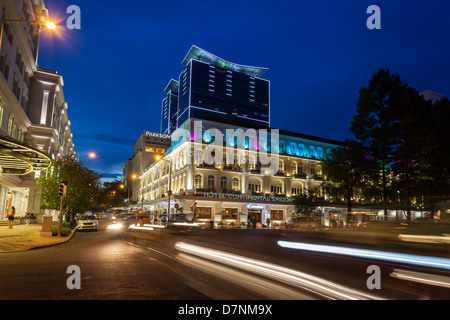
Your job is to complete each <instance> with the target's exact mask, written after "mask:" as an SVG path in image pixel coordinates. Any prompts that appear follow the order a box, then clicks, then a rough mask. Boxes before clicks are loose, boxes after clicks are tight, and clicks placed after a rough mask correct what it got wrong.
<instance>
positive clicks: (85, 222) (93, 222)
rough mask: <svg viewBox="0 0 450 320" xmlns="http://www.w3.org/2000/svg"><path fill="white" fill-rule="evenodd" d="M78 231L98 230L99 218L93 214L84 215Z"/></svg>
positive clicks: (81, 217)
mask: <svg viewBox="0 0 450 320" xmlns="http://www.w3.org/2000/svg"><path fill="white" fill-rule="evenodd" d="M78 230H95V231H97V230H98V222H97V217H96V216H95V215H93V214H84V215H82V216H80V219H79V220H78Z"/></svg>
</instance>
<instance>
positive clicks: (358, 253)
mask: <svg viewBox="0 0 450 320" xmlns="http://www.w3.org/2000/svg"><path fill="white" fill-rule="evenodd" d="M278 245H279V246H281V247H283V248H290V249H298V250H307V251H314V252H322V253H331V254H341V255H349V256H353V257H360V258H368V259H376V260H386V261H393V262H400V263H408V264H414V265H420V266H425V267H432V268H441V269H450V259H446V258H439V257H431V256H420V255H413V254H406V253H398V252H388V251H377V250H367V249H356V248H348V247H338V246H328V245H320V244H310V243H301V242H288V241H278Z"/></svg>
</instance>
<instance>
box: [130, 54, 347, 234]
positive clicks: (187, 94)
mask: <svg viewBox="0 0 450 320" xmlns="http://www.w3.org/2000/svg"><path fill="white" fill-rule="evenodd" d="M182 65H183V66H184V69H183V71H182V72H181V73H180V76H179V78H178V81H177V80H171V82H170V83H171V84H172V85H171V86H170V90H168V89H167V88H169V86H168V87H167V88H166V90H165V91H166V93H168V92H169V93H170V94H171V97H173V98H174V99H173V101H172V100H171V103H172V104H171V106H172V107H170V108H169V104H168V103H165V102H167V97H166V98H165V100H163V103H162V110H161V115H162V121H161V123H162V127H161V132H165V133H168V134H171V135H172V139H171V140H172V145H171V147H170V148H169V149H167V151H166V152H165V153H164V154H163V155H161V156H162V160H160V161H155V162H152V163H151V164H149V166H148V167H146V168H145V169H144V170H142V171H140V172H138V176H139V190H136V191H133V192H134V193H137V194H139V197H138V199H139V201H138V203H137V205H136V207H138V208H141V209H142V208H143V209H144V210H148V211H149V212H150V213H151V214H152V215H153V217H156V218H159V217H160V216H161V215H163V214H166V213H167V207H168V200H169V199H168V198H169V196H168V194H169V193H170V199H171V200H170V214H176V213H185V214H187V216H188V218H189V217H190V218H192V217H193V216H194V215H195V217H196V219H203V220H205V221H214V223H215V224H216V225H217V224H230V225H234V226H239V225H241V224H245V223H246V222H247V220H248V219H249V218H250V217H252V218H254V219H255V220H256V222H257V223H261V224H264V223H266V220H267V219H270V221H271V224H272V225H276V224H282V223H284V222H285V221H287V220H288V219H289V217H290V216H291V214H292V213H293V211H294V208H295V206H294V204H293V197H295V196H296V195H300V194H303V193H306V192H314V193H316V195H321V193H322V191H321V188H320V185H321V183H322V179H321V169H320V159H321V158H322V157H323V156H324V155H325V153H326V152H327V151H328V150H330V149H332V148H334V147H336V146H338V145H341V144H342V143H341V142H338V141H334V140H330V139H323V138H318V137H312V136H308V135H304V134H299V133H295V132H288V131H283V130H274V129H271V128H270V82H269V81H268V80H265V79H263V78H261V76H262V75H263V74H264V73H265V72H266V71H267V70H268V69H267V68H260V67H251V66H246V65H239V64H235V63H231V62H227V61H225V60H224V59H221V58H219V57H217V56H215V55H213V54H211V53H209V52H207V51H205V50H203V49H200V48H198V47H196V46H192V47H191V49H190V50H189V52H188V54H187V55H186V57H185V58H184V60H183V62H182ZM175 106H177V108H175ZM199 123H200V125H199ZM171 128H172V129H171ZM214 129H215V130H214ZM227 129H228V130H233V131H235V132H237V131H236V130H242V131H243V132H246V133H248V132H250V131H248V130H254V132H256V135H255V136H254V137H253V138H254V139H252V138H251V137H246V138H244V139H243V140H241V141H240V143H241V144H239V140H238V139H234V138H232V140H233V141H227V139H229V138H227ZM275 131H276V132H277V133H278V140H279V141H277V143H276V144H274V143H273V142H271V138H272V137H273V136H274V135H275ZM180 132H182V134H181V135H178V134H179V133H180ZM211 132H216V133H217V132H219V133H220V134H219V136H218V135H217V134H216V135H214V136H211V135H210V133H211ZM263 132H267V134H268V135H267V136H266V137H265V138H263V135H261V133H263ZM269 136H270V139H269ZM255 137H256V138H255ZM216 139H217V140H216ZM218 140H220V142H222V141H223V144H222V146H221V147H220V148H215V149H214V151H213V153H211V152H210V151H211V150H210V149H209V148H211V145H215V144H216V143H217V142H218ZM206 149H208V150H207V151H205V150H206ZM227 151H228V152H229V154H230V155H231V154H232V155H233V159H234V160H232V162H230V161H227V159H226V156H225V155H226V153H227ZM220 152H221V153H222V157H223V158H222V157H220V156H216V153H219V154H220ZM263 154H264V155H265V156H266V157H267V156H269V157H270V156H272V155H275V154H276V156H277V157H276V160H277V161H276V164H275V167H274V162H271V165H270V164H267V161H261V160H264V158H263V157H262V155H263ZM205 156H206V157H207V158H208V159H206V158H205ZM209 156H214V157H215V159H214V161H211V159H209ZM220 158H222V159H220ZM272 159H273V158H272ZM221 160H222V161H221ZM265 160H267V159H265ZM169 180H170V181H169Z"/></svg>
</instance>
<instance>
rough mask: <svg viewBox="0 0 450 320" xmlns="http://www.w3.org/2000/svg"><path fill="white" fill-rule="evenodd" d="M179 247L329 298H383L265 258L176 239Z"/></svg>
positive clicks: (176, 245) (176, 246)
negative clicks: (236, 253)
mask: <svg viewBox="0 0 450 320" xmlns="http://www.w3.org/2000/svg"><path fill="white" fill-rule="evenodd" d="M175 248H176V249H178V250H179V251H182V252H184V253H189V254H191V255H194V256H198V257H202V258H204V259H208V260H212V261H215V262H218V263H221V264H224V265H228V266H231V267H234V268H237V269H241V270H243V271H245V272H247V273H248V272H252V273H255V274H257V275H260V276H263V277H266V278H269V279H272V280H276V281H280V282H283V283H285V284H288V285H291V286H295V287H299V288H301V289H304V290H308V291H311V292H314V293H315V294H318V295H321V296H323V297H326V298H329V299H342V300H360V299H364V300H367V299H376V300H379V299H380V298H378V297H375V296H372V295H368V294H365V293H363V292H359V291H356V290H353V289H351V288H347V287H344V286H341V285H339V284H337V283H334V282H330V281H327V280H324V279H321V278H318V277H315V276H312V275H309V274H306V273H303V272H299V271H296V270H293V269H288V268H285V267H282V266H278V265H274V264H270V263H267V262H264V261H259V260H255V259H250V258H246V257H242V256H238V255H234V254H230V253H226V252H222V251H218V250H213V249H208V248H204V247H200V246H195V245H191V244H187V243H183V242H178V243H176V244H175Z"/></svg>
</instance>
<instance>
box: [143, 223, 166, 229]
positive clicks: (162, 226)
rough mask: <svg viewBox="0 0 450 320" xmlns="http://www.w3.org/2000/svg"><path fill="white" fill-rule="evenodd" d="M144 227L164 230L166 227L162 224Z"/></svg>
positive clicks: (145, 225)
mask: <svg viewBox="0 0 450 320" xmlns="http://www.w3.org/2000/svg"><path fill="white" fill-rule="evenodd" d="M144 227H149V228H157V229H164V228H165V227H166V226H164V225H162V224H144Z"/></svg>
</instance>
